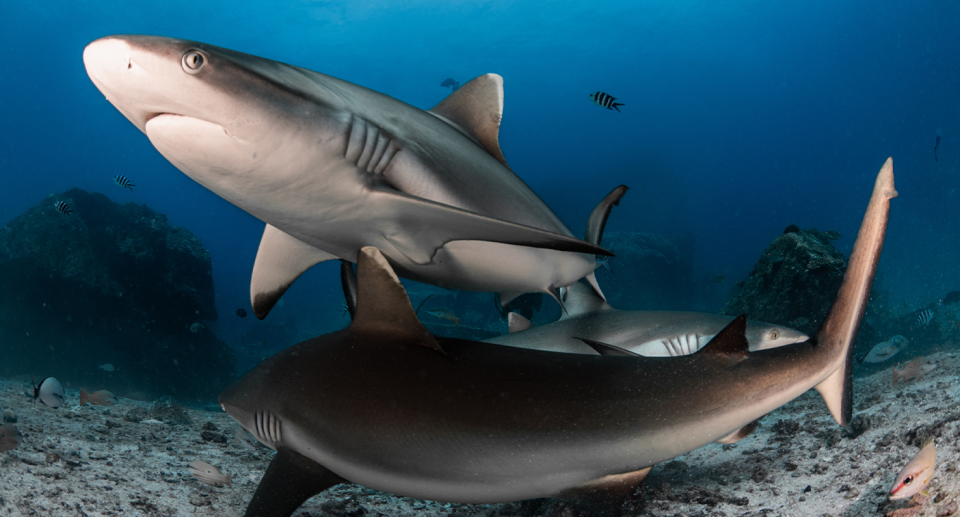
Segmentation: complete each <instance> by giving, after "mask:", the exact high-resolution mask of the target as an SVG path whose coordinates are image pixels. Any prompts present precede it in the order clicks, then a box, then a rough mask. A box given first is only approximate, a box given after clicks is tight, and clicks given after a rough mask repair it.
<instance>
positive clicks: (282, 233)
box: [83, 36, 610, 318]
mask: <svg viewBox="0 0 960 517" xmlns="http://www.w3.org/2000/svg"><path fill="white" fill-rule="evenodd" d="M83 60H84V64H85V65H86V69H87V73H88V75H89V76H90V79H91V80H92V81H93V83H94V84H95V85H96V86H97V88H99V89H100V91H101V92H102V93H103V94H104V96H106V98H107V100H109V101H110V102H111V103H112V104H113V105H114V106H115V107H116V108H117V109H118V110H120V112H121V113H123V115H124V116H126V117H127V118H128V119H129V120H130V121H131V122H132V123H133V124H134V125H135V126H136V127H137V128H138V129H140V130H141V131H143V132H144V133H145V134H146V135H147V137H148V138H149V139H150V142H151V143H153V145H154V146H155V147H156V148H157V150H158V151H160V153H161V154H162V155H163V156H164V157H166V158H167V159H168V160H170V162H171V163H173V164H174V165H175V166H176V167H177V168H178V169H180V170H181V171H183V172H184V173H185V174H187V175H188V176H190V177H191V178H193V179H194V180H196V181H197V182H198V183H200V184H201V185H203V186H204V187H206V188H208V189H210V190H212V191H213V192H215V193H216V194H218V195H219V196H221V197H223V198H224V199H226V200H227V201H229V202H231V203H233V204H235V205H237V206H238V207H240V208H242V209H243V210H245V211H247V212H249V213H250V214H252V215H253V216H255V217H257V218H259V219H260V220H262V221H264V222H266V223H267V227H266V229H265V231H264V235H263V239H262V241H261V243H260V250H259V252H258V254H257V260H256V262H255V264H254V271H253V277H252V280H251V299H252V300H251V301H252V304H253V309H254V312H255V314H256V315H257V317H259V318H263V317H264V316H266V314H267V312H269V310H270V308H272V307H273V305H274V304H275V303H276V301H277V300H278V299H279V298H280V296H281V295H282V294H283V292H284V291H285V290H286V289H287V288H288V287H289V286H290V284H292V283H293V281H294V280H295V279H296V278H297V277H298V276H299V275H300V274H302V273H303V272H304V271H306V270H307V269H308V268H310V267H312V266H313V265H314V264H317V263H318V262H322V261H325V260H331V259H334V258H340V259H346V260H349V261H351V262H355V261H356V260H357V253H358V251H359V250H360V248H362V247H365V246H375V247H377V248H378V249H380V250H382V252H383V254H384V255H385V256H386V257H387V258H388V260H389V261H390V264H391V266H392V267H393V268H394V269H395V270H396V271H397V273H398V274H399V275H400V276H403V277H405V278H409V279H412V280H417V281H422V282H426V283H430V284H434V285H438V286H441V287H446V288H451V289H465V290H471V291H485V292H493V291H519V292H532V291H538V292H545V293H548V294H550V295H551V296H554V297H556V295H555V290H556V288H559V287H563V286H568V285H570V284H572V283H573V282H575V281H577V280H578V279H580V278H584V277H585V276H586V277H589V279H588V280H592V279H593V269H594V267H595V261H594V257H593V255H592V254H601V255H609V254H610V253H609V252H607V251H605V250H603V249H602V248H599V247H598V246H594V245H591V244H588V243H586V242H584V241H581V240H579V239H576V238H574V237H573V236H572V234H571V233H570V231H569V230H568V229H567V228H566V227H565V226H564V225H563V223H562V222H560V219H559V218H557V216H556V215H555V214H554V213H553V212H552V211H550V209H549V208H548V207H547V206H546V205H545V204H544V203H543V201H541V200H540V198H539V197H537V195H536V194H535V193H534V192H533V191H532V190H531V189H530V188H529V187H528V186H527V185H526V184H525V183H524V182H523V181H522V180H520V178H518V177H517V176H516V175H515V174H514V173H513V172H512V171H511V170H510V169H509V168H508V167H507V165H506V160H505V159H504V157H503V153H502V152H501V150H500V145H499V142H498V133H499V128H500V119H501V116H502V110H503V81H502V79H501V78H500V76H498V75H495V74H488V75H484V76H481V77H478V78H477V79H474V80H473V81H471V82H469V83H467V84H465V85H464V86H463V87H462V88H460V89H458V90H457V91H456V92H454V93H452V94H451V95H450V96H449V97H448V98H447V99H446V100H444V101H443V102H442V103H440V104H439V105H438V106H436V107H435V108H434V109H432V110H430V111H423V110H420V109H417V108H414V107H412V106H410V105H408V104H405V103H403V102H401V101H399V100H397V99H394V98H392V97H388V96H386V95H383V94H381V93H378V92H375V91H372V90H368V89H366V88H363V87H361V86H358V85H355V84H352V83H349V82H346V81H342V80H340V79H337V78H334V77H330V76H328V75H324V74H321V73H317V72H314V71H311V70H306V69H303V68H299V67H295V66H290V65H286V64H283V63H278V62H276V61H271V60H269V59H264V58H260V57H256V56H251V55H248V54H243V53H240V52H235V51H232V50H228V49H223V48H219V47H215V46H212V45H206V44H203V43H198V42H193V41H186V40H179V39H171V38H163V37H157V36H109V37H105V38H101V39H98V40H96V41H94V42H93V43H90V45H88V46H87V48H86V49H85V50H84V54H83Z"/></svg>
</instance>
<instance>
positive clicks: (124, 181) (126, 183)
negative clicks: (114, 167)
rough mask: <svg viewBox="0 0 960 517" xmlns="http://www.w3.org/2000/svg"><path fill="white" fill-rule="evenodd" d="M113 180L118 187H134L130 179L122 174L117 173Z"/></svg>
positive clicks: (131, 188)
mask: <svg viewBox="0 0 960 517" xmlns="http://www.w3.org/2000/svg"><path fill="white" fill-rule="evenodd" d="M113 182H114V183H116V184H117V186H118V187H122V188H128V189H130V190H133V187H136V185H134V184H133V183H130V180H129V179H128V178H127V177H126V176H124V175H123V174H117V175H116V176H114V177H113Z"/></svg>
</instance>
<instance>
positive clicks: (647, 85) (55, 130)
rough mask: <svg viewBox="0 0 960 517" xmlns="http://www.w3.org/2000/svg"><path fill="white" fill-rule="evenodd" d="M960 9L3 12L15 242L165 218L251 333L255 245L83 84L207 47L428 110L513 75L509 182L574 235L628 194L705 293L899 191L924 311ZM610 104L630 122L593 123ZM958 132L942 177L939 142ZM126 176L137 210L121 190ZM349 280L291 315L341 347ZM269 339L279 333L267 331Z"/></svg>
mask: <svg viewBox="0 0 960 517" xmlns="http://www.w3.org/2000/svg"><path fill="white" fill-rule="evenodd" d="M957 27H960V2H954V1H939V2H935V1H915V2H910V1H906V2H892V1H885V0H880V1H878V0H870V1H866V0H856V1H841V0H831V1H804V2H760V1H740V2H735V1H717V0H704V1H671V2H636V1H618V0H608V1H605V2H527V1H516V2H506V1H501V2H479V1H477V2H449V1H445V0H444V1H430V2H427V1H423V2H418V1H414V2H358V1H350V2H319V1H316V2H310V1H304V2H249V1H236V0H231V1H229V2H226V1H223V2H194V1H183V0H177V1H163V2H124V3H121V2H115V1H86V2H66V1H52V2H35V1H19V0H2V3H0V49H3V50H2V55H3V57H2V58H0V171H2V183H0V224H2V223H4V222H6V221H9V220H11V219H12V218H14V217H16V216H17V215H18V214H20V213H21V212H23V211H24V210H25V209H26V208H27V207H29V206H31V205H34V204H36V203H37V202H39V201H41V200H42V199H43V198H44V197H45V196H47V195H49V194H52V193H56V192H62V191H64V190H66V189H68V188H70V187H74V186H76V187H80V188H84V189H87V190H91V191H98V192H103V193H105V194H107V195H108V196H110V198H111V199H113V200H115V201H118V202H126V201H136V202H138V203H146V204H147V205H149V206H150V207H151V208H153V209H155V210H158V211H160V212H163V213H166V214H168V216H169V218H170V221H171V223H172V224H175V225H178V226H185V227H187V228H189V229H190V230H192V231H194V232H195V233H196V234H198V235H199V237H200V239H201V240H202V241H203V243H204V245H205V246H206V247H207V248H208V249H209V250H210V252H211V254H212V257H213V263H214V270H213V271H214V281H215V285H216V289H217V293H218V309H219V310H220V313H221V317H220V322H219V324H218V325H217V326H218V327H219V330H218V331H219V332H220V333H221V334H222V335H224V336H226V337H227V338H228V340H229V336H230V335H231V334H233V335H236V334H237V333H238V332H240V331H241V330H242V329H243V328H249V326H252V325H256V324H257V323H256V321H255V320H254V319H253V318H247V319H245V320H242V321H241V320H238V319H236V318H235V317H233V316H232V312H233V310H234V309H236V308H237V307H241V306H248V305H249V295H248V285H249V284H248V283H249V277H250V271H251V269H252V265H253V260H254V256H255V254H256V249H257V245H258V242H259V237H260V232H261V231H262V227H263V225H262V223H260V222H259V221H257V220H255V219H253V218H252V217H250V216H248V215H247V214H245V213H243V212H241V211H240V210H239V209H237V208H235V207H234V206H232V205H230V204H229V203H227V202H225V201H223V200H221V199H220V198H218V197H217V196H215V195H214V194H212V193H210V192H208V191H207V190H205V189H204V188H202V187H200V186H199V185H197V184H195V183H194V182H193V181H192V180H190V179H189V178H187V177H186V176H184V175H183V174H181V173H180V172H179V171H177V170H176V169H175V168H174V167H173V166H171V165H170V164H169V163H168V162H167V161H166V160H165V159H163V158H162V157H161V156H160V155H159V153H157V152H156V151H155V150H154V149H153V147H152V146H151V145H150V143H149V141H148V140H147V138H146V137H145V136H143V135H142V134H141V133H140V132H139V131H137V130H136V129H135V128H134V126H132V125H131V124H130V123H129V122H128V121H127V120H126V119H124V118H123V117H122V116H121V115H120V113H119V112H117V111H116V110H115V109H114V108H113V107H112V106H111V105H110V104H109V103H108V102H107V101H106V100H104V98H103V96H102V95H101V94H100V93H99V91H97V89H96V88H95V87H94V86H93V84H92V83H91V82H90V81H89V79H88V78H87V75H86V72H85V71H84V68H83V62H82V59H81V55H82V52H83V48H84V46H85V45H86V44H87V43H89V42H90V41H92V40H94V39H96V38H98V37H101V36H105V35H110V34H119V33H135V34H159V35H164V36H173V37H180V38H187V39H194V40H200V41H204V42H208V43H211V44H215V45H218V46H223V47H227V48H232V49H236V50H240V51H243V52H248V53H251V54H256V55H260V56H264V57H268V58H271V59H275V60H279V61H283V62H287V63H292V64H296V65H299V66H303V67H306V68H310V69H314V70H317V71H320V72H324V73H327V74H330V75H334V76H337V77H340V78H343V79H346V80H349V81H352V82H355V83H358V84H361V85H364V86H367V87H370V88H373V89H375V90H379V91H382V92H384V93H387V94H389V95H392V96H394V97H396V98H399V99H401V100H403V101H406V102H408V103H410V104H412V105H414V106H417V107H420V108H424V109H428V108H430V107H432V106H433V105H435V104H436V103H438V102H439V101H440V100H442V99H443V98H444V96H445V95H446V94H447V93H448V92H449V90H447V89H445V88H441V87H439V83H440V81H442V80H443V79H444V78H446V77H454V78H457V79H459V80H460V81H461V82H466V81H467V80H469V79H470V78H472V77H474V76H477V75H480V74H483V73H487V72H496V73H499V74H501V75H502V76H503V77H504V85H505V91H506V101H505V110H504V118H503V125H502V129H501V133H500V141H501V145H502V148H503V150H504V152H505V154H506V156H507V159H508V161H509V162H510V164H511V166H512V168H513V169H514V171H516V172H517V174H519V175H520V177H522V178H523V179H524V180H525V181H526V182H527V183H528V184H530V186H531V187H533V189H534V190H535V191H537V192H538V193H539V194H540V195H541V196H542V197H543V198H544V200H545V201H546V202H547V203H548V204H549V205H550V206H551V207H552V208H553V209H554V211H556V212H557V213H558V214H559V215H560V217H561V218H562V219H563V220H564V221H565V222H566V223H567V225H568V226H569V227H570V228H571V229H572V230H573V231H574V232H575V233H578V234H580V233H581V232H582V231H583V227H584V223H585V220H586V217H587V215H588V214H589V211H590V210H591V209H592V207H593V205H594V204H595V203H596V202H597V201H598V200H599V199H600V198H601V197H602V196H603V195H604V194H605V193H606V192H607V191H609V190H610V189H611V188H612V187H614V186H615V185H617V184H619V183H626V184H628V185H629V186H631V187H632V190H631V191H630V193H629V194H628V197H627V198H625V199H624V201H623V202H622V203H621V207H620V208H618V209H617V210H616V211H615V212H614V215H613V217H612V218H611V222H610V225H609V226H608V228H610V229H615V230H631V231H654V232H659V233H662V234H664V235H666V236H668V237H673V238H687V239H689V238H690V237H692V238H693V239H694V242H695V244H696V248H695V249H696V251H695V257H694V259H695V263H696V266H697V268H698V271H701V272H702V273H703V274H720V273H724V274H726V275H727V277H728V278H729V279H730V280H731V281H735V280H738V279H741V278H743V277H745V276H746V274H747V273H748V272H749V270H750V268H751V267H752V266H753V264H754V262H755V261H756V259H757V258H758V257H759V255H760V253H761V251H762V250H763V249H764V247H765V246H766V245H767V244H768V243H769V242H770V240H772V239H773V238H774V237H776V236H777V235H779V234H780V233H781V232H782V230H783V228H784V227H785V226H787V225H788V224H791V223H793V224H798V225H799V226H801V227H803V228H809V227H816V228H818V229H820V230H828V229H829V230H835V231H838V232H840V233H841V234H842V235H843V239H842V240H840V241H837V245H838V247H840V249H841V250H842V251H844V252H849V249H850V245H851V244H852V242H853V237H854V236H855V234H856V230H857V228H858V225H859V223H860V219H861V217H862V214H863V209H864V207H865V204H866V201H867V198H868V196H869V193H870V189H871V187H872V181H873V179H874V177H875V174H876V172H877V171H878V170H879V168H880V166H881V164H882V163H883V161H884V160H885V159H886V157H887V156H893V157H894V165H895V168H894V170H895V173H896V181H897V187H898V190H899V191H900V193H901V196H900V197H899V198H898V199H896V200H895V201H894V202H893V209H892V217H891V221H890V227H889V232H888V236H887V244H886V246H885V248H884V254H883V259H882V261H881V275H882V278H883V282H884V287H886V288H888V289H890V290H891V291H892V294H893V296H894V297H895V299H903V300H905V301H906V302H907V303H908V304H909V305H910V308H911V309H912V308H914V307H916V306H919V305H923V304H925V303H929V302H930V301H933V300H935V299H937V298H940V297H942V296H943V294H944V293H945V292H946V291H948V290H951V289H958V288H960V279H958V278H957V271H958V268H957V264H956V262H957V260H956V258H957V257H958V254H957V244H956V243H957V237H958V231H960V225H958V223H960V220H958V214H960V209H958V208H957V199H958V194H957V193H956V188H957V186H958V182H960V178H958V171H957V161H958V159H960V151H958V145H960V140H958V138H957V135H958V134H960V127H958V126H960V124H958V122H960V121H958V118H960V117H958V115H960V95H958V93H960V68H958V66H960V60H958V50H960V31H957ZM597 90H602V91H605V92H607V93H609V94H611V95H614V96H616V97H618V99H619V100H620V101H621V102H624V103H625V104H626V105H625V106H624V107H623V108H622V110H623V113H616V112H611V111H607V110H603V109H601V108H598V107H597V106H594V105H592V104H591V103H590V102H589V100H588V98H587V94H589V93H591V92H594V91H597ZM937 134H942V136H943V142H942V144H941V146H940V151H939V156H940V161H939V163H935V162H934V158H933V144H934V139H935V137H936V135H937ZM116 174H124V175H126V176H128V177H129V178H131V180H132V181H133V182H134V183H136V184H137V188H136V189H135V190H134V191H133V192H130V191H127V190H125V189H121V188H119V187H117V186H115V185H114V184H113V183H112V180H111V178H112V177H113V176H114V175H116ZM341 300H342V297H341V295H340V291H339V283H338V280H337V278H336V266H335V265H322V266H320V267H318V268H315V270H314V271H311V272H309V273H308V274H307V275H306V276H305V277H304V278H303V279H301V281H299V282H298V283H296V284H295V285H294V288H293V289H291V291H290V292H289V293H288V294H287V296H286V297H285V303H284V305H283V307H279V308H278V309H277V312H280V313H281V314H282V313H283V312H284V311H292V312H288V314H289V315H296V316H297V319H298V320H301V321H304V320H307V321H314V322H315V323H316V325H318V326H319V327H318V329H317V330H320V331H322V330H329V328H327V327H330V326H336V325H340V324H342V323H343V322H342V321H341V320H339V319H338V318H339V316H340V314H339V305H340V302H341ZM271 317H273V315H272V316H271Z"/></svg>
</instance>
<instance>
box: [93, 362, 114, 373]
mask: <svg viewBox="0 0 960 517" xmlns="http://www.w3.org/2000/svg"><path fill="white" fill-rule="evenodd" d="M97 368H99V369H101V370H103V371H105V372H112V371H114V370H116V368H114V367H113V365H112V364H110V363H106V364H101V365H100V366H98V367H97Z"/></svg>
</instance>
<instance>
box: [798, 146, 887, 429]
mask: <svg viewBox="0 0 960 517" xmlns="http://www.w3.org/2000/svg"><path fill="white" fill-rule="evenodd" d="M897 195H898V194H897V190H896V188H894V185H893V158H887V161H886V163H884V164H883V168H881V169H880V174H878V175H877V181H876V183H874V186H873V194H872V195H871V196H870V203H869V204H868V205H867V212H866V214H864V216H863V223H861V225H860V232H859V233H858V234H857V240H856V242H855V243H854V245H853V251H852V252H851V253H850V260H849V261H848V263H847V271H846V273H844V275H843V283H842V284H841V285H840V291H839V292H838V293H837V298H836V300H835V301H834V302H833V307H832V308H831V309H830V313H829V314H828V315H827V318H826V320H824V322H823V325H822V326H821V327H820V332H819V333H818V334H817V338H816V339H817V346H818V347H825V348H826V349H827V350H829V351H831V352H834V353H835V354H836V369H835V370H834V371H833V373H831V374H830V375H829V376H828V377H827V378H826V379H824V380H823V381H822V382H820V384H817V386H816V389H817V391H819V392H820V395H822V396H823V400H824V401H825V402H826V403H827V407H828V408H829V409H830V414H831V415H833V418H834V419H835V420H836V421H837V423H839V424H840V425H847V424H848V423H849V422H850V419H851V417H852V416H853V391H852V380H851V371H852V359H853V343H854V341H855V340H856V337H857V329H858V328H859V327H860V320H861V319H862V318H863V312H864V309H865V308H866V305H867V300H868V299H869V297H870V286H871V285H872V283H873V276H874V274H875V273H876V272H877V263H878V262H879V260H880V251H881V250H882V249H883V239H884V236H885V235H886V232H887V219H888V217H889V215H890V200H891V199H893V198H895V197H897Z"/></svg>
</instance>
